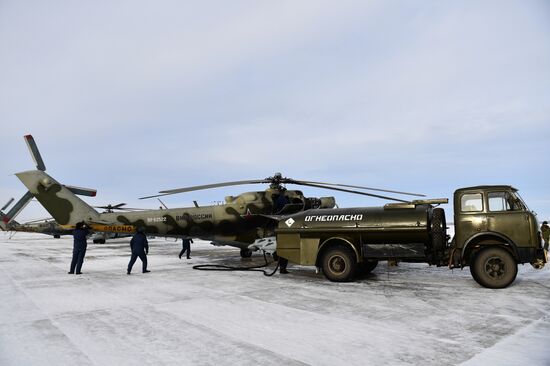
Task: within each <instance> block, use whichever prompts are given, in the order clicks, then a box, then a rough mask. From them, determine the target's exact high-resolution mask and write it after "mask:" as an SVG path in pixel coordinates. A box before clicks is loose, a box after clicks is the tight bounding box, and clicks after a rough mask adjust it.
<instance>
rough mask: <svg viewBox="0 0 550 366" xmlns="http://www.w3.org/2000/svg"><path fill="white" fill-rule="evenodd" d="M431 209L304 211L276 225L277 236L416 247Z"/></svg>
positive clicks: (424, 236) (424, 237)
mask: <svg viewBox="0 0 550 366" xmlns="http://www.w3.org/2000/svg"><path fill="white" fill-rule="evenodd" d="M431 209H432V207H431V206H429V205H410V206H409V207H405V208H401V207H397V208H396V207H356V208H339V209H317V210H307V211H303V212H300V213H297V214H295V215H293V216H292V217H289V218H287V219H286V220H282V221H280V222H279V226H278V228H279V229H280V232H289V231H296V232H297V233H300V235H301V236H302V237H307V236H309V234H308V233H311V235H315V236H319V235H322V233H327V235H328V236H330V235H333V234H335V233H342V234H344V233H347V235H353V236H356V235H361V242H362V243H364V244H369V243H373V244H374V243H386V244H391V243H419V242H427V241H428V240H429V237H430V233H429V227H428V225H429V222H428V221H429V216H430V211H431ZM323 236H324V235H323Z"/></svg>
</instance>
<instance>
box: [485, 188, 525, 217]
mask: <svg viewBox="0 0 550 366" xmlns="http://www.w3.org/2000/svg"><path fill="white" fill-rule="evenodd" d="M488 198H489V211H493V212H495V211H524V210H525V209H526V206H525V203H523V201H522V200H521V198H520V197H519V196H517V195H515V194H514V193H512V192H509V191H500V192H489V194H488Z"/></svg>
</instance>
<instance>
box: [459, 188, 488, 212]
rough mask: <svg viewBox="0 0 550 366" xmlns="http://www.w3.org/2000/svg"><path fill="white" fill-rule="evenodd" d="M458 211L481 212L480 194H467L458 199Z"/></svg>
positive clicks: (481, 200)
mask: <svg viewBox="0 0 550 366" xmlns="http://www.w3.org/2000/svg"><path fill="white" fill-rule="evenodd" d="M460 210H461V211H462V212H481V211H483V199H482V196H481V193H469V194H465V195H463V196H462V197H461V198H460Z"/></svg>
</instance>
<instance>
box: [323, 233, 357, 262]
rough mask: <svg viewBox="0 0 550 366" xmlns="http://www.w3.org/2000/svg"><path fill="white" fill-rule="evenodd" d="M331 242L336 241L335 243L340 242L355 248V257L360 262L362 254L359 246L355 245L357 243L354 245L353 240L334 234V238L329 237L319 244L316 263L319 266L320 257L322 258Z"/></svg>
mask: <svg viewBox="0 0 550 366" xmlns="http://www.w3.org/2000/svg"><path fill="white" fill-rule="evenodd" d="M330 242H334V243H338V244H340V245H346V246H349V247H351V249H352V250H353V252H354V253H355V258H357V261H358V262H359V260H360V258H361V256H360V254H359V251H358V250H357V248H356V247H355V245H353V243H352V242H351V241H349V240H348V239H344V238H340V237H337V236H334V237H332V238H328V239H326V240H325V241H323V242H322V243H321V245H319V250H318V251H317V253H318V254H317V260H316V265H317V266H319V259H320V258H321V256H320V254H321V253H322V252H323V251H324V250H325V249H326V248H328V247H329V246H330V245H331V244H330Z"/></svg>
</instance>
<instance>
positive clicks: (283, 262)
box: [279, 257, 288, 274]
mask: <svg viewBox="0 0 550 366" xmlns="http://www.w3.org/2000/svg"><path fill="white" fill-rule="evenodd" d="M287 265H288V259H286V258H283V257H279V273H281V274H287V273H288V271H287V270H286V266H287Z"/></svg>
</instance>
